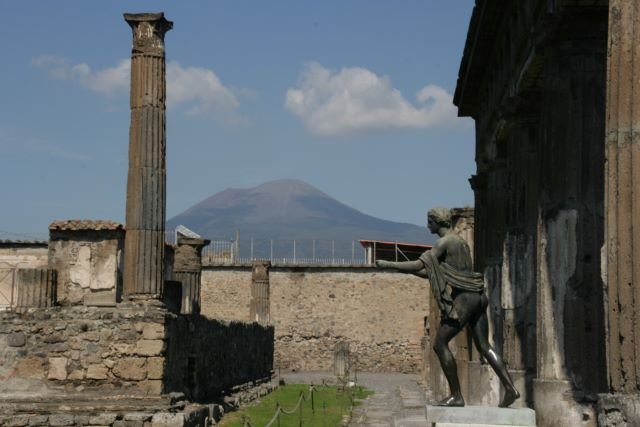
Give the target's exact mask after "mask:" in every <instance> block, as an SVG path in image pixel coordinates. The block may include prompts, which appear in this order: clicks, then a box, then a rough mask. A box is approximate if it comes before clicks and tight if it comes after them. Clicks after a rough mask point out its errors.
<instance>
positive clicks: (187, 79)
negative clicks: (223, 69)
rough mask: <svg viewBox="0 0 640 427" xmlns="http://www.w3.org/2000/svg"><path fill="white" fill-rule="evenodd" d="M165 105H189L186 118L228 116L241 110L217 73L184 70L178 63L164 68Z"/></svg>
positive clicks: (195, 69)
mask: <svg viewBox="0 0 640 427" xmlns="http://www.w3.org/2000/svg"><path fill="white" fill-rule="evenodd" d="M167 104H168V105H169V106H174V105H179V104H192V105H191V107H190V108H189V109H188V110H187V114H201V113H207V112H211V111H214V112H225V113H228V112H231V111H234V110H236V109H237V108H238V107H239V106H240V103H239V102H238V99H237V98H236V96H235V95H234V94H233V92H232V91H231V89H229V88H227V87H226V86H225V85H223V84H222V82H221V81H220V79H219V78H218V76H217V75H216V73H214V72H213V71H211V70H209V69H206V68H197V67H186V68H183V67H182V66H181V65H180V64H178V63H177V62H170V63H169V64H167Z"/></svg>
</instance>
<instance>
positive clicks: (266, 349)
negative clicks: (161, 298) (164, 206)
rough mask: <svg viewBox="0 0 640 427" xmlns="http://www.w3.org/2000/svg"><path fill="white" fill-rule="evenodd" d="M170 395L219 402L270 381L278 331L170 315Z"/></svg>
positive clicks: (167, 378) (167, 384) (167, 375)
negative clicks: (177, 393)
mask: <svg viewBox="0 0 640 427" xmlns="http://www.w3.org/2000/svg"><path fill="white" fill-rule="evenodd" d="M166 327H167V330H166V332H167V336H168V337H169V340H168V343H167V352H166V357H167V362H166V369H165V374H164V380H165V389H166V390H167V391H182V392H184V393H185V394H186V396H187V398H189V399H191V400H196V401H204V402H207V401H215V400H219V399H220V398H221V397H222V396H223V395H224V394H230V393H231V391H232V389H233V388H234V387H236V386H239V385H243V384H246V383H249V382H255V381H259V380H263V379H265V378H269V377H270V375H271V372H272V368H273V327H270V326H262V325H259V324H257V323H242V322H230V323H229V322H224V321H220V320H214V319H208V318H206V317H204V316H175V315H172V316H168V317H167V322H166Z"/></svg>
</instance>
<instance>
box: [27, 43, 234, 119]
mask: <svg viewBox="0 0 640 427" xmlns="http://www.w3.org/2000/svg"><path fill="white" fill-rule="evenodd" d="M31 63H32V65H34V66H36V67H38V68H42V69H44V70H46V71H47V72H48V73H49V75H50V76H51V77H53V78H55V79H58V80H67V81H74V82H77V83H79V84H80V85H81V86H83V87H85V88H87V89H89V90H91V91H93V92H96V93H99V94H101V95H104V96H108V97H112V96H116V95H119V94H126V93H127V91H128V90H129V82H130V79H131V60H130V59H123V60H121V61H119V62H118V64H117V65H115V66H113V67H109V68H105V69H103V70H97V71H93V70H92V69H91V67H90V66H89V65H87V64H84V63H81V64H69V63H68V62H67V61H65V60H64V59H62V58H59V57H55V56H50V55H45V56H39V57H37V58H34V59H33V60H32V61H31ZM166 73H167V106H168V107H169V108H172V107H177V106H183V107H184V108H185V113H186V114H188V115H198V114H209V113H216V114H222V115H225V116H227V117H226V118H227V119H231V121H236V122H237V121H238V118H237V117H236V118H234V117H233V116H234V113H235V112H236V111H237V109H238V108H239V106H240V102H239V101H238V99H237V97H236V95H235V94H234V92H233V91H232V90H231V89H229V88H228V87H226V86H225V85H224V84H223V83H222V82H221V81H220V79H219V78H218V76H217V75H216V73H214V72H213V71H212V70H209V69H206V68H198V67H183V66H182V65H180V64H179V63H178V62H175V61H172V62H169V63H168V64H167V68H166Z"/></svg>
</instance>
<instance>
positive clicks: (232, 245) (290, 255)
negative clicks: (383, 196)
mask: <svg viewBox="0 0 640 427" xmlns="http://www.w3.org/2000/svg"><path fill="white" fill-rule="evenodd" d="M166 237H167V242H169V243H174V244H175V242H176V236H175V233H174V231H173V230H167V236H166ZM210 240H211V243H209V245H207V246H206V247H205V248H204V249H203V251H202V260H203V263H205V264H244V263H250V262H252V261H254V260H266V261H271V263H272V264H274V265H276V264H280V265H367V264H368V262H367V256H366V251H365V249H364V248H363V247H362V245H361V244H360V242H359V241H357V240H338V239H210Z"/></svg>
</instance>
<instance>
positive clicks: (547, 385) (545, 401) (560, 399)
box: [533, 378, 596, 427]
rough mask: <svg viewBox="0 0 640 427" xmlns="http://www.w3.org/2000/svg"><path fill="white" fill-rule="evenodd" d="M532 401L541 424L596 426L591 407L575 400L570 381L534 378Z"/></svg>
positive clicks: (567, 426)
mask: <svg viewBox="0 0 640 427" xmlns="http://www.w3.org/2000/svg"><path fill="white" fill-rule="evenodd" d="M533 401H534V402H535V410H536V415H537V417H538V422H539V423H540V425H541V426H561V427H565V426H566V427H596V417H595V412H594V410H593V408H592V407H591V406H586V405H581V404H579V403H577V402H576V399H575V397H574V395H573V389H572V386H571V382H570V381H565V380H546V379H539V378H536V379H535V380H533Z"/></svg>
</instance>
